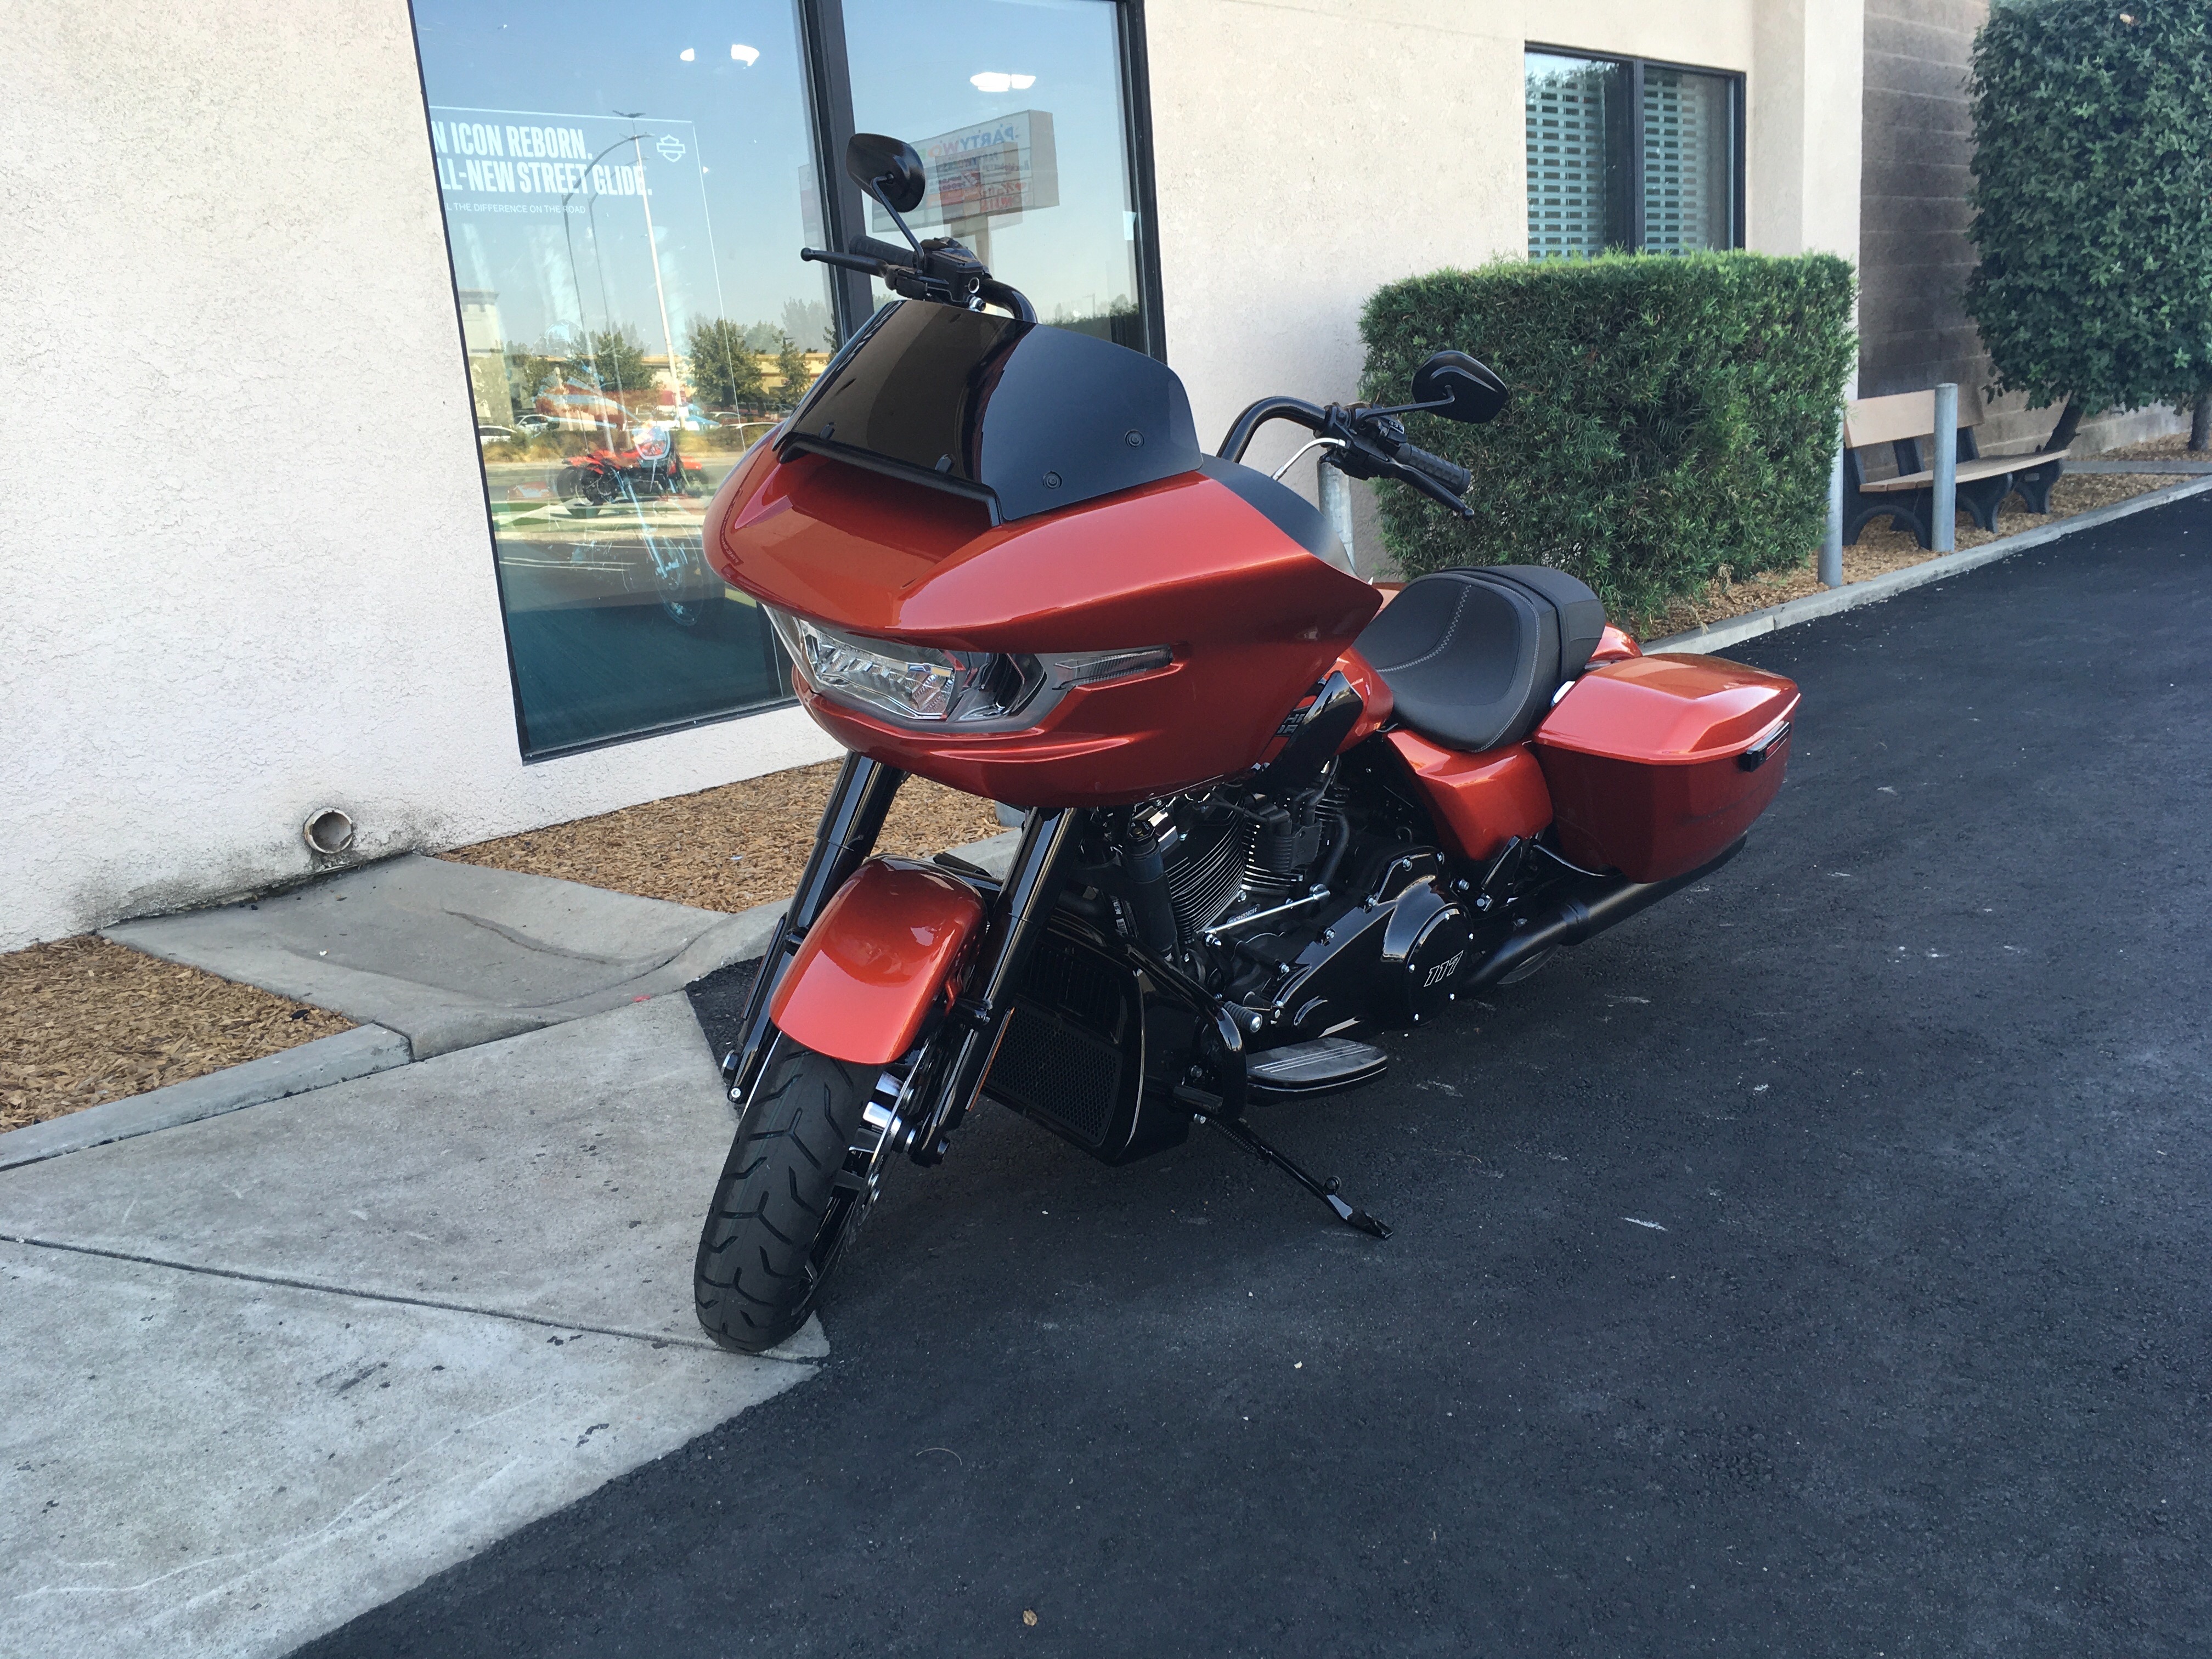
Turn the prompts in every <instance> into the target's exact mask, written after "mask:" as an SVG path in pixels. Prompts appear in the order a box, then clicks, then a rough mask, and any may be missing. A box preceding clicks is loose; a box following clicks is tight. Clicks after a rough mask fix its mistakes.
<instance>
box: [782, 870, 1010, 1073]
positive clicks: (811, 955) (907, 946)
mask: <svg viewBox="0 0 2212 1659" xmlns="http://www.w3.org/2000/svg"><path fill="white" fill-rule="evenodd" d="M982 927H983V901H982V900H981V898H980V897H979V896H977V895H976V892H975V889H974V888H973V887H970V886H969V884H967V883H966V882H964V881H962V880H961V879H960V878H958V877H957V876H955V875H952V874H950V873H949V872H946V871H945V870H943V869H941V868H939V866H935V865H928V864H919V863H915V862H914V861H912V860H906V859H870V860H867V862H866V863H865V864H863V865H861V866H860V868H859V869H858V870H856V871H854V872H853V877H852V879H850V880H849V881H848V882H847V883H846V884H844V885H843V886H842V887H841V888H839V889H838V890H837V892H836V896H835V897H833V898H832V899H831V900H830V901H829V903H828V904H827V905H826V906H825V907H823V912H822V915H821V916H820V918H819V919H818V920H817V921H816V922H815V924H814V926H813V927H811V928H809V929H808V930H807V934H806V938H805V941H804V942H802V943H801V944H800V945H799V952H798V954H797V956H795V957H793V960H792V963H791V967H790V969H789V970H788V971H787V972H786V973H785V975H784V976H783V980H782V982H781V984H779V985H778V986H777V987H775V997H774V999H773V1000H771V1001H770V1002H769V1018H770V1019H771V1020H773V1021H774V1022H775V1027H776V1029H777V1030H780V1031H781V1032H783V1033H784V1034H785V1035H786V1036H789V1037H790V1038H792V1039H793V1041H794V1042H802V1043H805V1045H806V1047H808V1048H811V1049H813V1050H814V1051H815V1052H816V1053H817V1054H828V1055H829V1056H830V1058H832V1059H833V1060H850V1061H852V1062H853V1063H854V1065H859V1066H887V1065H889V1064H890V1062H891V1061H892V1060H896V1059H897V1058H898V1057H899V1056H900V1055H901V1054H904V1053H906V1052H907V1050H908V1049H909V1048H912V1047H913V1046H914V1042H915V1037H916V1036H919V1035H920V1034H921V1024H922V1021H923V1020H924V1019H925V1018H927V1016H928V1013H929V1010H930V1007H931V1005H932V1004H933V1002H935V1001H936V1000H938V999H939V997H945V999H946V1000H948V1001H949V1000H950V996H951V994H954V993H957V983H956V982H955V975H957V973H958V972H959V970H960V968H961V966H962V959H963V957H964V956H965V954H966V952H967V949H968V945H969V941H970V940H972V939H974V938H975V936H976V935H977V934H978V933H981V931H982Z"/></svg>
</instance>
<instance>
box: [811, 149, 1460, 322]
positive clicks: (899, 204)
mask: <svg viewBox="0 0 2212 1659" xmlns="http://www.w3.org/2000/svg"><path fill="white" fill-rule="evenodd" d="M845 171H846V173H848V174H849V175H851V178H852V180H853V182H854V184H856V185H859V186H860V188H861V189H862V190H865V191H867V192H868V194H869V195H871V196H872V197H875V198H876V199H877V200H878V201H879V202H881V203H882V204H884V206H885V207H887V208H889V209H890V210H891V211H892V212H894V213H911V212H913V211H914V210H915V209H916V208H918V207H920V206H921V198H922V197H924V196H926V195H927V194H928V193H929V175H928V174H927V173H925V172H923V171H922V166H921V156H920V155H917V154H916V153H915V148H914V146H913V145H912V144H909V143H907V142H906V141H905V140H904V139H903V138H891V137H885V136H884V134H882V133H880V132H856V133H854V135H853V136H852V137H850V138H849V139H848V140H847V141H846V143H845ZM1468 361H1469V362H1473V361H1474V359H1472V358H1469V359H1468Z"/></svg>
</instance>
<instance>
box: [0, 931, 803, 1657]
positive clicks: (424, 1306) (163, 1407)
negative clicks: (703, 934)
mask: <svg viewBox="0 0 2212 1659" xmlns="http://www.w3.org/2000/svg"><path fill="white" fill-rule="evenodd" d="M671 908H674V907H671ZM729 1134H730V1114H729V1109H728V1106H727V1104H726V1103H725V1102H724V1100H723V1098H722V1092H721V1089H720V1076H719V1073H718V1072H717V1070H716V1067H715V1066H714V1060H713V1059H712V1058H711V1057H710V1055H709V1054H708V1051H707V1048H706V1044H705V1041H704V1039H703V1038H702V1036H701V1035H700V1033H699V1030H698V1027H697V1025H696V1022H695V1021H694V1019H693V1018H692V1015H691V1012H690V1007H689V1005H688V1004H687V1002H686V1000H685V999H684V998H683V997H681V996H667V997H660V998H655V999H653V1000H648V1001H645V1002H641V1003H635V1004H630V1003H628V1002H625V1003H624V1004H623V1006H620V1007H618V1008H617V1009H615V1010H614V1011H612V1012H606V1013H603V1014H599V1015H596V1016H592V1017H587V1018H579V1019H575V1020H573V1021H569V1022H566V1023H563V1024H559V1025H556V1026H555V1027H553V1028H552V1029H550V1030H540V1031H537V1032H533V1033H531V1034H528V1035H526V1036H518V1037H515V1038H513V1039H512V1040H510V1041H507V1042H498V1043H495V1044H492V1045H489V1046H486V1047H479V1048H470V1049H467V1050H465V1051H463V1052H459V1053H453V1054H447V1055H445V1056H443V1057H442V1058H439V1059H434V1060H428V1061H427V1062H425V1063H421V1064H416V1065H411V1066H400V1067H398V1068H397V1069H395V1070H392V1071H387V1072H384V1073H380V1074H378V1075H376V1076H374V1077H367V1078H362V1079H356V1080H354V1081H351V1082H347V1083H341V1084H337V1085H332V1086H331V1087H328V1088H324V1089H319V1090H317V1091H314V1092H313V1093H311V1094H306V1095H300V1096H295V1097H292V1098H290V1099H287V1100H283V1101H277V1102H272V1103H269V1104H265V1105H259V1106H253V1107H249V1108H246V1109H243V1110H240V1111H236V1112H232V1113H230V1114H228V1115H223V1116H220V1117H212V1118H209V1119H206V1120H204V1121H198V1122H194V1123H190V1124H186V1125H185V1126H182V1127H174V1128H168V1129H165V1130H163V1131H162V1132H161V1133H157V1134H149V1135H143V1136H141V1137H139V1138H137V1139H128V1140H123V1141H118V1142H117V1143H115V1144H113V1145H110V1146H100V1147H98V1148H95V1149H93V1150H89V1151H84V1152H72V1153H70V1154H69V1155H67V1156H65V1157H60V1158H53V1159H51V1160H49V1161H47V1162H45V1163H40V1164H33V1165H29V1166H27V1167H24V1168H20V1169H15V1170H8V1171H5V1172H0V1331H4V1332H5V1334H6V1341H5V1343H4V1345H0V1399H4V1400H5V1401H6V1402H7V1411H6V1413H5V1420H4V1425H0V1652H4V1653H8V1654H11V1655H12V1654H23V1655H39V1656H41V1659H47V1656H53V1659H62V1656H76V1655H84V1656H92V1655H95V1654H96V1655H100V1656H117V1655H135V1654H144V1655H149V1656H151V1655H161V1656H178V1655H199V1654H206V1655H216V1654H222V1655H233V1654H266V1655H272V1656H273V1655H277V1654H282V1653H284V1652H288V1651H289V1650H291V1649H292V1648H294V1647H295V1646H296V1645H298V1644H300V1643H301V1642H303V1641H306V1640H307V1639H308V1638H311V1637H313V1636H314V1635H315V1634H316V1633H318V1632H320V1631H323V1630H326V1629H329V1628H331V1627H333V1626H336V1625H337V1624H339V1623H342V1622H343V1621H344V1620H346V1619H348V1618H350V1617H352V1616H353V1615H354V1614H356V1613H359V1612H361V1611H362V1610H363V1609H366V1608H368V1607H373V1606H375V1605H377V1604H378V1603H379V1602H380V1601H385V1600H386V1599H387V1598H389V1597H390V1596H392V1595H396V1594H398V1592H399V1591H401V1590H403V1589H406V1588H407V1587H409V1586H410V1585H412V1584H414V1583H419V1582H421V1581H422V1579H424V1578H426V1577H428V1576H430V1575H431V1574H433V1573H435V1572H437V1571H440V1570H441V1569H443V1568H445V1567H447V1566H449V1565H453V1563H455V1562H457V1561H459V1560H461V1559H465V1557H467V1556H468V1555H470V1554H471V1553H473V1552H475V1551H476V1550H477V1549H480V1548H482V1547H484V1546H485V1545H487V1544H489V1543H490V1542H491V1541H494V1540H495V1539H497V1538H499V1537H501V1536H503V1535H504V1534H507V1532H509V1531H511V1530H513V1528H516V1527H518V1526H520V1525H522V1524H524V1523H525V1522H528V1521H530V1520H532V1519H533V1518H535V1517H536V1516H540V1515H543V1514H545V1513H547V1512H549V1511H550V1510H554V1509H556V1508H559V1507H561V1506H562V1505H563V1504H568V1503H569V1502H572V1501H574V1499H575V1498H580V1497H581V1496H583V1495H584V1494H585V1493H586V1492H590V1491H592V1489H593V1488H595V1487H597V1486H599V1485H600V1484H602V1483H603V1482H604V1481H605V1480H609V1479H611V1477H613V1476H614V1475H616V1474H621V1473H623V1471H625V1470H628V1469H629V1468H635V1467H636V1466H637V1465H638V1464H640V1463H642V1462H647V1461H648V1460H650V1459H653V1458H655V1457H658V1456H660V1455H665V1453H667V1452H669V1451H670V1450H671V1449H674V1448H676V1447H678V1446H680V1445H682V1444H684V1443H685V1442H687V1441H689V1440H690V1439H692V1438H693V1437H696V1435H698V1434H700V1433H702V1432H703V1431H705V1430H707V1429H708V1428H710V1427H712V1426H713V1425H715V1424H716V1423H719V1422H721V1421H723V1420H724V1419H727V1418H728V1417H729V1416H731V1415H732V1413H737V1412H739V1411H742V1410H744V1409H745V1408H746V1407H749V1406H751V1405H754V1404H757V1402H759V1401H763V1400H765V1399H767V1398H769V1397H770V1396H771V1395H775V1394H777V1393H780V1392H781V1391H782V1390H783V1389H787V1388H789V1387H790V1386H792V1385H793V1383H797V1382H799V1381H800V1380H802V1379H803V1378H805V1376H807V1375H808V1374H809V1373H810V1372H811V1369H812V1367H811V1365H809V1364H805V1363H804V1362H805V1360H806V1359H808V1358H818V1357H819V1356H820V1355H822V1354H823V1353H824V1352H827V1348H826V1344H824V1343H823V1340H822V1339H821V1334H820V1329H819V1327H818V1326H810V1327H809V1328H808V1329H807V1330H806V1331H804V1332H802V1333H801V1334H800V1336H799V1338H798V1339H796V1340H794V1343H793V1345H792V1346H791V1347H790V1348H788V1349H787V1350H786V1351H785V1353H784V1357H781V1358H768V1359H743V1358H737V1357H735V1356H732V1355H728V1354H725V1353H722V1352H719V1351H717V1350H714V1349H713V1348H712V1347H710V1346H708V1345H707V1344H706V1343H705V1342H704V1340H703V1339H702V1337H701V1335H700V1333H699V1330H698V1328H697V1325H696V1322H695V1321H694V1319H693V1317H692V1313H691V1306H690V1304H691V1290H690V1261H691V1253H692V1249H693V1246H694V1243H695V1241H696V1237H697V1227H698V1222H699V1216H700V1213H701V1210H702V1206H703V1205H704V1203H705V1202H706V1199H707V1196H708V1192H709V1190H710V1188H711V1186H712V1183H713V1180H714V1172H715V1170H716V1169H717V1168H718V1167H719V1165H720V1160H721V1158H722V1156H723V1154H724V1152H726V1148H727V1146H728V1139H729Z"/></svg>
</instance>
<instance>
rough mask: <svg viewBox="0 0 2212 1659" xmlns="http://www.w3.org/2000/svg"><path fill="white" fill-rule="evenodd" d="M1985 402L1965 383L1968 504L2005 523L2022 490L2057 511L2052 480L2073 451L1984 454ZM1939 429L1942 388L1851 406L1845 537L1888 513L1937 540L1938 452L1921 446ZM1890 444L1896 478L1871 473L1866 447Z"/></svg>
mask: <svg viewBox="0 0 2212 1659" xmlns="http://www.w3.org/2000/svg"><path fill="white" fill-rule="evenodd" d="M1981 418H1982V410H1981V402H1980V400H1979V399H1978V398H1975V397H1974V396H1973V394H1972V392H1969V391H1967V389H1966V387H1964V386H1961V387H1960V388H1959V470H1958V484H1959V490H1958V499H1959V505H1960V507H1963V508H1964V509H1965V510H1966V512H1968V513H1972V514H1973V517H1974V522H1975V523H1976V524H1978V525H1979V526H1981V527H1982V528H1983V529H1984V530H1989V531H1994V530H1996V527H1997V524H1996V519H1997V508H1998V507H2001V506H2002V505H2003V504H2004V499H2005V497H2006V496H2008V495H2011V494H2012V493H2013V492H2014V491H2015V490H2017V491H2019V492H2020V498H2021V500H2022V501H2025V502H2027V510H2028V511H2029V512H2031V513H2048V512H2049V511H2050V510H2051V485H2053V484H2055V483H2057V482H2058V476H2059V474H2060V473H2061V472H2062V471H2064V470H2065V462H2066V452H2065V451H2064V450H2063V449H2046V450H2045V451H2043V452H2042V453H2040V454H2035V455H1996V456H1992V457H1990V459H1987V460H1984V459H1982V456H1981V452H1980V450H1979V449H1978V448H1977V447H1975V444H1974V428H1975V427H1977V426H1978V425H1979V424H1980V423H1981ZM1935 436H1936V394H1935V392H1932V391H1929V392H1899V393H1898V394H1897V395H1896V396H1895V397H1893V398H1861V399H1860V400H1859V401H1858V402H1857V403H1852V404H1844V540H1845V541H1847V542H1857V540H1858V538H1859V532H1861V531H1862V530H1863V529H1865V528H1866V527H1867V526H1868V525H1869V524H1870V523H1872V522H1873V521H1874V520H1876V519H1879V518H1882V517H1885V516H1887V518H1888V520H1889V522H1890V526H1891V527H1892V528H1893V529H1899V530H1910V531H1911V532H1912V533H1913V536H1914V537H1915V538H1917V540H1918V541H1919V543H1920V544H1921V546H1923V547H1932V546H1933V545H1934V544H1935V535H1934V513H1935V507H1936V490H1935V483H1936V474H1935V471H1934V462H1935V453H1934V451H1933V449H1932V447H1931V448H1930V449H1929V452H1928V453H1927V454H1926V456H1925V459H1923V453H1922V450H1921V445H1922V443H1923V441H1927V442H1931V443H1932V441H1933V440H1934V438H1935ZM1876 444H1887V445H1888V446H1889V447H1890V451H1891V453H1893V455H1894V456H1895V457H1896V459H1897V476H1896V477H1893V478H1869V477H1867V476H1866V469H1865V468H1864V467H1863V465H1860V462H1859V458H1858V452H1859V451H1860V450H1862V449H1869V448H1872V447H1874V446H1875V445H1876Z"/></svg>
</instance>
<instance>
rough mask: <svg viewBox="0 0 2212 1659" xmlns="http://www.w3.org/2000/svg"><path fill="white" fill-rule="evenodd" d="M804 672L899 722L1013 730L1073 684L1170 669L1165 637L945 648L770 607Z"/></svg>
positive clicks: (832, 694) (831, 691)
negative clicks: (1108, 645) (1092, 644)
mask: <svg viewBox="0 0 2212 1659" xmlns="http://www.w3.org/2000/svg"><path fill="white" fill-rule="evenodd" d="M761 608H762V609H763V611H767V612H768V615H769V621H770V622H772V623H774V624H775V631H776V635H777V636H778V637H779V638H780V639H781V640H782V641H783V647H784V649H785V650H787V651H788V652H789V653H791V659H792V662H793V665H795V666H796V667H797V668H798V670H799V674H800V675H801V676H802V677H803V678H805V681H806V683H807V684H808V685H810V686H811V687H812V688H813V689H814V690H816V691H817V692H818V693H820V694H821V695H822V696H825V697H828V698H829V699H831V700H832V701H833V702H844V703H850V704H854V705H857V706H858V707H860V708H866V709H867V710H869V711H870V712H871V713H873V714H880V715H883V716H884V717H885V718H887V719H888V720H891V721H892V722H893V723H894V724H896V725H899V726H921V727H924V728H926V729H927V728H941V727H943V726H959V727H962V728H963V729H965V730H969V731H981V732H989V731H1011V730H1014V729H1017V728H1019V727H1022V726H1033V725H1035V724H1036V722H1037V721H1038V720H1041V719H1042V718H1043V716H1044V714H1046V712H1047V711H1048V710H1049V709H1050V708H1052V706H1053V705H1054V703H1056V702H1059V701H1060V697H1061V696H1063V695H1065V694H1066V691H1067V690H1069V688H1071V687H1073V686H1077V685H1096V684H1100V683H1102V682H1103V681H1107V680H1116V679H1122V678H1127V677H1128V676H1130V675H1133V674H1142V673H1147V672H1149V671H1152V670H1153V669H1156V668H1164V667H1165V666H1167V665H1168V664H1169V663H1170V662H1171V661H1173V660H1174V656H1175V653H1173V652H1172V651H1171V650H1170V649H1169V648H1168V647H1166V646H1164V645H1159V646H1147V647H1141V648H1139V649H1137V650H1127V651H1078V652H1054V653H1049V654H1047V655H1045V656H1042V657H1039V656H1032V655H1030V654H1028V653H1006V652H994V651H939V650H937V649H935V648H934V647H930V646H926V645H906V644H903V643H902V642H900V641H896V640H878V639H869V638H867V637H866V636H864V635H858V634H848V633H845V632H842V630H840V629H834V628H829V627H825V626H824V625H823V624H822V623H817V622H816V621H814V620H812V619H811V617H801V616H799V615H797V614H796V613H795V612H793V611H781V610H778V609H777V608H776V607H775V606H774V605H763V606H762V607H761Z"/></svg>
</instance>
